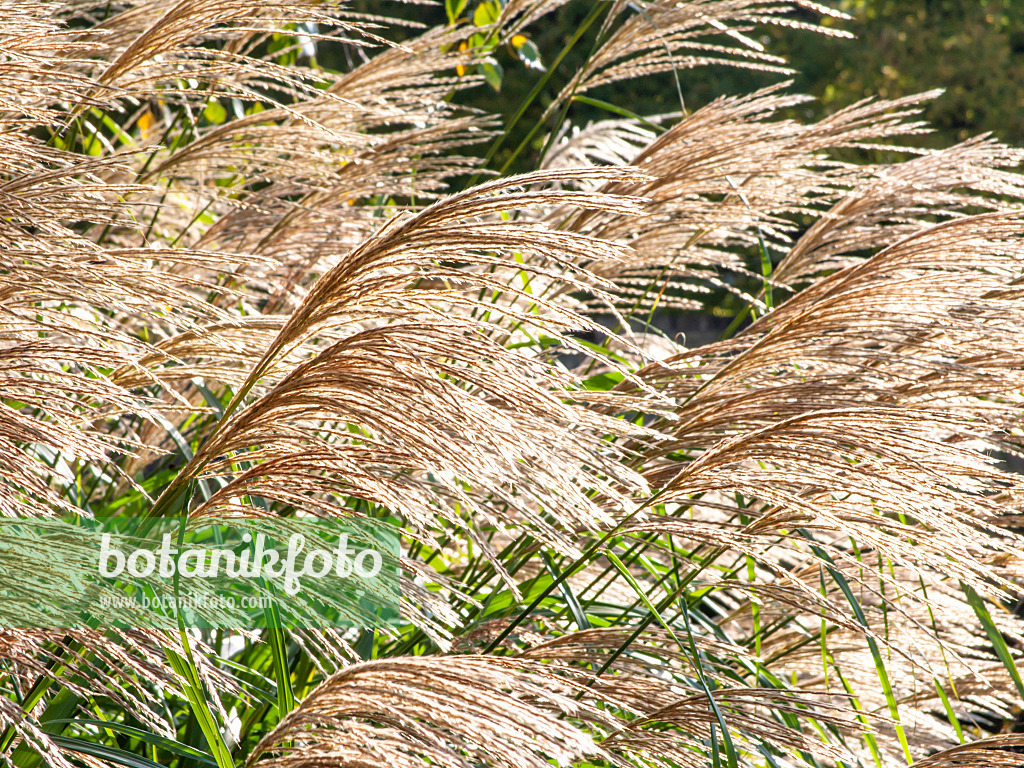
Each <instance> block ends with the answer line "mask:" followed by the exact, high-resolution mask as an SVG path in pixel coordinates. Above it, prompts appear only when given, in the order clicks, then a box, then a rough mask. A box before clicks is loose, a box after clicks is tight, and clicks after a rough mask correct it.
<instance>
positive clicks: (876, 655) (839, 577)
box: [807, 536, 913, 765]
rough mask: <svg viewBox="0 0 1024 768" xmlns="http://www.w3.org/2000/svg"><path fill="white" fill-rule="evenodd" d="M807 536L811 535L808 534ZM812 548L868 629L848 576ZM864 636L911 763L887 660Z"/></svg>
mask: <svg viewBox="0 0 1024 768" xmlns="http://www.w3.org/2000/svg"><path fill="white" fill-rule="evenodd" d="M807 538H810V537H809V536H807ZM811 549H812V550H813V551H814V554H816V555H817V556H818V557H819V558H820V559H821V560H823V561H824V562H825V563H826V566H825V567H826V568H827V569H828V572H829V575H830V576H831V577H832V580H833V581H835V583H836V584H838V585H839V589H841V590H842V592H843V595H844V596H845V597H846V602H848V603H849V604H850V607H851V608H852V609H853V615H854V616H856V618H857V621H858V622H859V623H860V624H861V626H863V627H864V628H865V629H868V628H869V627H868V620H867V617H866V616H865V615H864V610H863V609H862V608H861V606H860V601H859V600H857V597H856V596H855V595H854V594H853V590H852V589H850V584H849V582H848V581H847V580H846V577H845V576H844V575H843V574H842V573H841V572H840V571H839V569H838V568H836V567H835V562H834V561H833V560H832V558H831V557H829V555H828V553H827V552H825V550H823V549H822V548H821V547H819V546H816V545H813V544H812V545H811ZM864 637H865V639H866V640H867V643H868V649H869V650H870V651H871V657H872V658H873V659H874V661H875V673H876V674H877V675H878V682H879V683H881V684H882V693H884V694H885V700H886V702H887V703H888V705H889V714H890V715H891V716H892V719H893V720H894V721H895V726H896V736H897V738H899V740H900V746H901V747H902V748H903V756H904V757H905V758H906V760H907V765H910V763H912V762H913V758H912V757H911V755H910V744H909V743H908V742H907V734H906V731H905V730H904V729H903V724H902V723H901V722H900V711H899V707H898V706H897V704H896V697H895V695H894V694H893V691H892V684H891V683H890V682H889V673H888V671H887V670H886V668H885V661H884V659H882V652H881V651H880V650H879V649H878V643H877V642H875V638H873V637H872V636H871V635H869V634H865V635H864Z"/></svg>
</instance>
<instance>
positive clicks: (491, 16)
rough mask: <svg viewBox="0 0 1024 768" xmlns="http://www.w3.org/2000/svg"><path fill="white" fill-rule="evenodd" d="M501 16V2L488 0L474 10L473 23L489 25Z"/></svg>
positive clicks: (481, 25) (480, 25) (479, 25)
mask: <svg viewBox="0 0 1024 768" xmlns="http://www.w3.org/2000/svg"><path fill="white" fill-rule="evenodd" d="M499 16H501V3H500V2H498V0H488V1H487V2H486V3H480V5H478V6H477V7H476V10H475V11H473V24H474V25H475V26H477V27H488V26H490V25H491V24H493V23H494V22H496V21H497V20H498V17H499Z"/></svg>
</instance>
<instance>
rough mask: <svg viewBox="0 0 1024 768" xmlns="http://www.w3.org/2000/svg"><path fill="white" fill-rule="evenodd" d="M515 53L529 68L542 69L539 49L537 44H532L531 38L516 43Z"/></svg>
mask: <svg viewBox="0 0 1024 768" xmlns="http://www.w3.org/2000/svg"><path fill="white" fill-rule="evenodd" d="M516 55H517V56H519V60H520V61H521V62H523V64H525V65H526V66H527V67H529V68H530V69H536V70H538V71H540V72H543V71H544V63H543V62H542V61H541V60H540V51H539V50H537V46H536V45H534V43H533V41H532V40H524V41H523V42H522V43H520V44H519V45H517V46H516Z"/></svg>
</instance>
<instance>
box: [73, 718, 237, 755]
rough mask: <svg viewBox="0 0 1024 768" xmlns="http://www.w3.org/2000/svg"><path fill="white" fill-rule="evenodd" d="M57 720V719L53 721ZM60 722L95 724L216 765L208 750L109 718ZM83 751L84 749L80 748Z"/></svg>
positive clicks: (173, 752)
mask: <svg viewBox="0 0 1024 768" xmlns="http://www.w3.org/2000/svg"><path fill="white" fill-rule="evenodd" d="M53 722H57V721H53ZM61 722H66V723H68V724H69V725H95V726H99V727H100V728H105V729H106V730H108V731H114V732H116V733H123V734H125V735H126V736H133V737H135V738H136V739H139V740H141V741H144V742H146V743H147V744H152V745H153V746H155V747H159V748H160V749H164V750H166V751H168V752H170V753H172V754H175V755H180V756H182V757H190V758H192V759H193V760H195V761H196V762H198V763H202V764H204V765H213V766H216V765H217V761H216V760H214V759H213V755H211V754H210V753H209V752H203V751H202V750H199V749H196V748H195V747H190V746H189V745H188V744H182V743H181V742H180V741H175V740H174V739H169V738H167V737H166V736H161V735H160V734H158V733H152V732H150V731H144V730H142V729H141V728H135V727H133V726H131V725H125V724H124V723H112V722H110V721H109V720H97V719H94V718H88V717H84V718H71V719H66V720H63V721H61ZM80 751H84V750H80Z"/></svg>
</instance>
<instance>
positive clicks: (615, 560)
mask: <svg viewBox="0 0 1024 768" xmlns="http://www.w3.org/2000/svg"><path fill="white" fill-rule="evenodd" d="M604 555H605V557H607V558H608V559H609V560H611V562H612V565H614V566H615V568H616V570H618V572H619V573H621V574H622V577H623V578H624V579H625V580H626V581H627V582H628V583H629V586H630V587H631V588H632V589H633V591H634V592H635V593H636V595H637V597H639V598H640V600H641V601H642V602H643V604H644V605H645V606H647V610H649V611H650V612H651V615H652V616H654V618H655V619H656V620H657V622H658V623H659V624H661V626H662V627H663V628H664V629H665V631H666V632H668V635H669V637H671V638H672V640H673V641H674V642H675V644H676V645H678V646H679V647H680V649H682V648H683V644H682V643H681V642H680V640H679V638H678V637H676V633H675V632H673V631H672V627H671V626H669V624H668V622H667V621H665V619H664V618H662V616H661V613H660V612H659V611H658V609H657V608H656V607H655V605H654V603H652V602H651V601H650V598H648V597H647V593H646V592H644V591H643V589H642V588H641V587H640V584H639V583H637V580H636V579H635V578H633V574H632V573H630V572H629V569H628V568H626V566H625V565H624V564H623V562H622V561H621V560H620V559H619V557H618V555H616V554H615V553H614V552H612V551H611V550H610V549H608V550H605V552H604ZM683 618H684V619H685V620H686V628H687V638H688V640H689V646H690V652H691V653H692V654H693V666H694V669H696V670H697V677H698V679H699V680H700V683H701V687H703V688H704V693H705V695H707V697H708V704H709V705H710V706H711V711H712V712H713V713H714V715H715V718H716V719H717V720H718V727H719V728H721V729H722V741H723V742H724V744H725V753H726V760H727V761H728V764H729V768H736V766H737V764H738V759H737V757H736V748H735V747H734V746H733V743H732V736H731V735H730V733H729V729H728V727H727V726H726V724H725V718H724V717H722V712H721V710H720V709H719V708H718V702H716V701H715V697H714V695H713V693H712V691H711V686H710V685H709V684H708V682H707V680H706V679H705V677H704V670H703V667H702V665H701V661H700V655H699V654H698V652H697V645H696V644H695V643H694V641H693V633H692V632H690V631H689V630H690V619H689V615H688V612H687V611H686V610H684V611H683ZM711 756H712V764H713V765H715V766H717V765H720V764H721V761H720V759H719V756H718V741H717V739H716V738H715V731H714V729H712V730H711Z"/></svg>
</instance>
